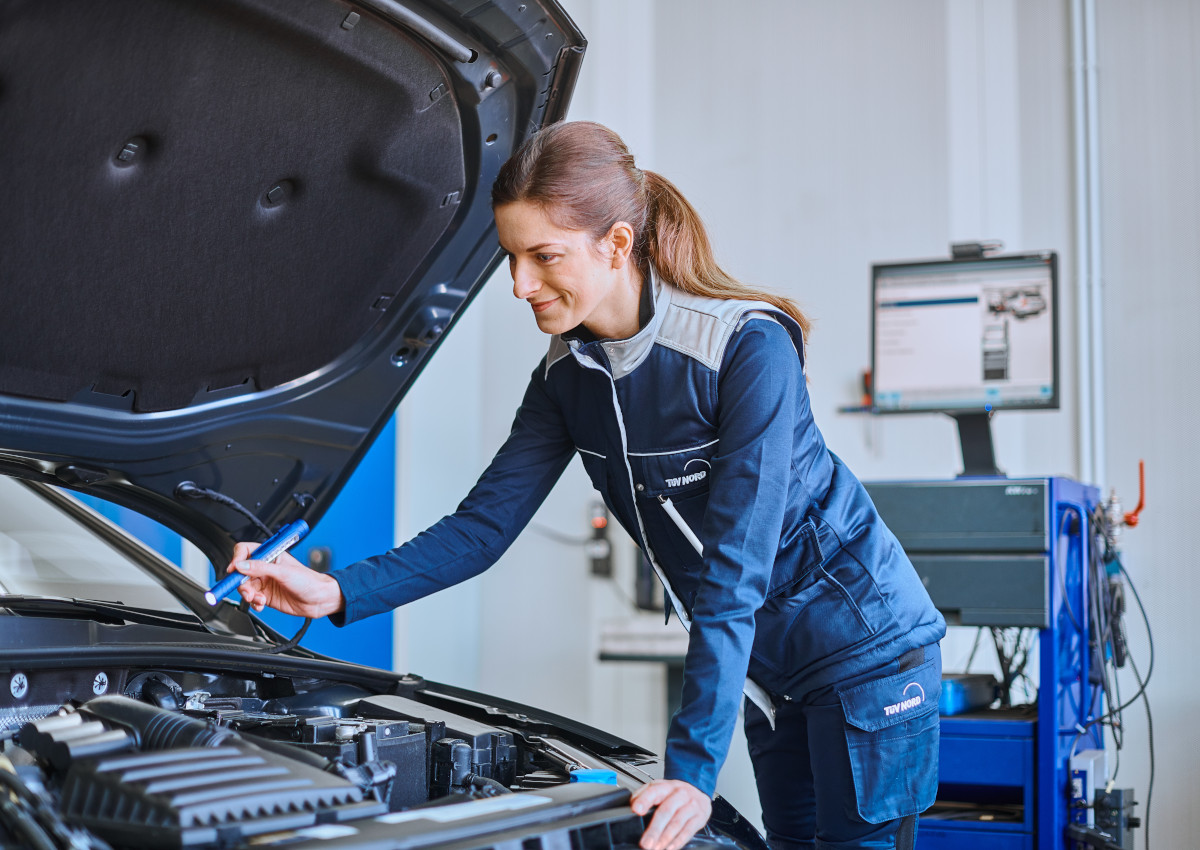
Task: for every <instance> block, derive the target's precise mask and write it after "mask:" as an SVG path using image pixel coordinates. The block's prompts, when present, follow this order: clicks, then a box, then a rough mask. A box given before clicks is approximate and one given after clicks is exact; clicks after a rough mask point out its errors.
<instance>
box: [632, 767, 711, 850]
mask: <svg viewBox="0 0 1200 850" xmlns="http://www.w3.org/2000/svg"><path fill="white" fill-rule="evenodd" d="M630 805H631V806H632V807H633V811H634V813H635V814H638V815H644V814H646V812H648V811H650V809H652V808H654V807H655V806H658V809H657V810H656V811H655V812H654V817H652V818H651V819H650V825H649V826H648V827H646V832H645V833H644V834H643V835H642V840H641V842H640V843H639V845H638V846H639V847H641V848H642V850H679V848H680V847H682V846H683V845H685V844H687V843H688V842H689V841H691V840H692V836H693V835H695V834H696V832H697V830H699V829H700V828H701V827H703V826H704V825H705V824H706V823H708V818H709V816H710V815H712V800H710V799H709V797H708V795H707V794H705V793H704V792H703V791H701V790H700V789H699V788H696V787H695V786H694V785H689V784H688V783H686V782H683V781H681V780H678V779H656V780H654V781H653V782H650V783H648V784H646V785H643V786H642V787H641V788H639V789H638V790H637V791H635V792H634V794H633V798H632V800H631V801H630Z"/></svg>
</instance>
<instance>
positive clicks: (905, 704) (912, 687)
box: [883, 682, 925, 717]
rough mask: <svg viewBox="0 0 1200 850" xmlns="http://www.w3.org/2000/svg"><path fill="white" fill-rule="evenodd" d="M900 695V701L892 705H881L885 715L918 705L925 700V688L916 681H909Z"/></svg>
mask: <svg viewBox="0 0 1200 850" xmlns="http://www.w3.org/2000/svg"><path fill="white" fill-rule="evenodd" d="M909 693H911V694H912V696H909ZM900 696H902V697H904V699H902V700H900V702H898V703H895V704H893V705H885V706H884V707H883V713H884V714H885V715H887V716H888V717H890V716H892V715H893V714H899V713H900V712H902V711H908V710H909V709H912V708H916V707H917V706H918V705H920V704H921V703H923V702H925V689H924V688H922V687H921V686H920V685H919V684H917V683H916V682H909V683H908V684H907V685H905V686H904V691H903V692H902V693H901V694H900Z"/></svg>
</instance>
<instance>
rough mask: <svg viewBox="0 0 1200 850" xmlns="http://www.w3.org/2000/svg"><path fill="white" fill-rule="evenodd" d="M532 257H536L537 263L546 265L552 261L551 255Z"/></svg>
mask: <svg viewBox="0 0 1200 850" xmlns="http://www.w3.org/2000/svg"><path fill="white" fill-rule="evenodd" d="M534 256H535V257H537V261H538V262H539V263H548V262H550V261H551V260H553V259H554V255H553V254H534Z"/></svg>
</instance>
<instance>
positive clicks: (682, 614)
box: [569, 340, 775, 730]
mask: <svg viewBox="0 0 1200 850" xmlns="http://www.w3.org/2000/svg"><path fill="white" fill-rule="evenodd" d="M569 346H570V349H571V353H572V354H574V355H575V360H576V361H577V362H578V363H579V364H580V365H582V366H584V367H585V368H588V369H594V370H595V371H597V372H602V373H603V374H604V377H605V378H607V379H608V385H609V387H610V388H611V389H612V403H613V413H614V415H615V416H616V417H617V431H618V432H619V433H620V435H621V459H622V460H623V461H624V462H625V473H626V475H628V476H629V494H630V496H631V497H632V500H633V515H634V516H635V517H636V518H637V522H638V534H639V535H640V536H641V538H642V548H643V549H644V550H645V552H646V555H647V557H648V558H649V559H650V566H651V567H652V568H653V569H654V574H655V575H657V576H658V580H659V581H660V582H662V586H663V590H665V591H666V593H667V597H668V598H669V599H670V600H671V607H672V608H674V609H675V616H676V617H678V618H679V622H681V623H683V627H684V629H686V630H687V631H688V632H689V633H691V631H692V618H691V617H689V616H688V614H687V612H686V611H685V610H684V607H683V603H682V602H681V601H680V600H679V597H678V596H676V595H675V588H673V587H671V582H670V581H669V580H668V579H667V574H666V572H665V571H664V570H663V568H662V567H661V566H659V563H658V559H657V558H656V557H655V556H654V550H653V549H651V548H650V540H649V538H647V537H646V526H645V524H644V523H643V522H642V512H641V509H640V508H639V507H638V499H637V488H636V487H634V484H633V468H632V467H631V466H630V465H629V440H628V438H627V437H626V435H625V416H624V414H623V413H622V412H621V401H620V399H619V398H617V382H616V380H615V379H614V378H613V376H612V373H611V372H609V371H608V370H607V369H605V368H604V367H603V366H601V365H600V364H599V363H597V362H596V361H594V360H593V359H592V358H591V357H589V356H588V355H586V354H581V353H580V352H579V343H578V342H575V341H574V340H572V341H571V343H570V344H569ZM659 500H660V503H661V504H662V505H663V508H664V510H666V511H667V515H668V516H670V517H671V519H672V521H673V522H674V523H675V524H676V525H677V526H679V530H680V531H682V532H683V533H684V536H686V537H687V538H688V541H689V542H690V543H691V544H692V546H693V547H694V548H695V549H696V552H697V554H699V555H700V556H701V557H704V545H703V544H702V543H701V542H700V538H699V537H697V536H696V534H695V532H693V531H692V530H691V528H689V527H688V524H687V523H686V522H684V519H683V517H682V516H680V515H679V511H677V510H676V509H675V506H674V505H672V504H671V500H670V499H668V498H667V497H666V496H660V497H659ZM668 506H669V507H668ZM684 529H686V531H685V530H684ZM742 692H743V693H744V694H745V695H746V696H747V697H748V698H749V699H750V701H751V702H752V703H754V704H755V705H757V706H758V707H759V709H761V710H762V713H763V714H765V715H766V716H767V722H768V723H769V724H770V725H771V729H772V730H774V728H775V705H774V703H772V702H771V697H770V695H769V694H768V693H767V690H766V688H764V687H763V686H762V685H760V684H758V682H755V681H754V680H753V679H751V678H750V677H749V676H747V677H746V682H745V684H744V685H743V686H742Z"/></svg>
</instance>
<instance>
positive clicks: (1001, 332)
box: [871, 251, 1059, 475]
mask: <svg viewBox="0 0 1200 850" xmlns="http://www.w3.org/2000/svg"><path fill="white" fill-rule="evenodd" d="M871 279H872V286H871V291H872V310H871V391H872V392H871V407H872V411H873V412H875V413H918V412H925V413H928V412H939V413H946V414H949V415H950V416H953V417H954V418H955V419H956V420H957V421H958V426H959V436H960V439H961V441H962V450H963V464H964V467H965V468H964V474H970V475H977V474H979V475H988V474H991V475H996V474H999V471H998V470H997V469H996V465H995V454H994V452H993V450H992V444H991V429H990V425H989V417H990V416H991V414H992V413H993V412H995V411H999V410H1005V409H1010V410H1011V409H1057V408H1058V404H1059V401H1058V399H1059V395H1058V392H1059V391H1058V256H1057V254H1055V253H1054V252H1052V251H1040V252H1037V253H1030V254H1007V255H997V256H991V257H984V256H976V257H971V258H967V259H947V260H922V261H913V262H894V263H876V264H875V265H873V266H872V273H871Z"/></svg>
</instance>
